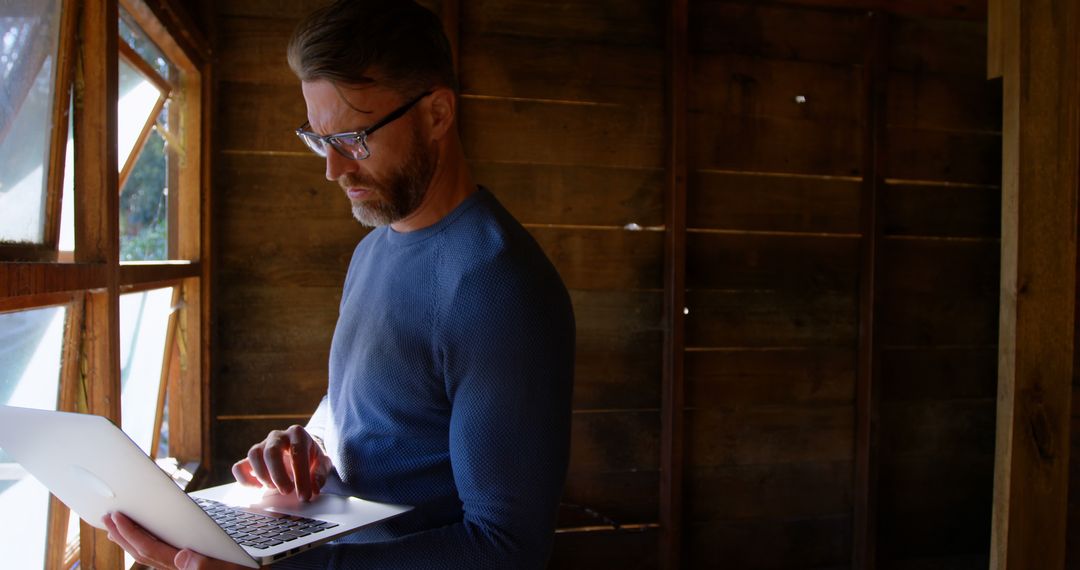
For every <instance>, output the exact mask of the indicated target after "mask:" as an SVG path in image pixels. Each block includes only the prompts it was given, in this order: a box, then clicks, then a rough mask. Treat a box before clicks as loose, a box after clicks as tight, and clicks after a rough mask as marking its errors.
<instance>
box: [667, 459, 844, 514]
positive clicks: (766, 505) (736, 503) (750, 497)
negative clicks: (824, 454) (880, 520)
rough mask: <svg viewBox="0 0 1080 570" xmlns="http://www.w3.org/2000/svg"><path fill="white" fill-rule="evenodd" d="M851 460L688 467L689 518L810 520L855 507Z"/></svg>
mask: <svg viewBox="0 0 1080 570" xmlns="http://www.w3.org/2000/svg"><path fill="white" fill-rule="evenodd" d="M853 471H854V469H853V466H852V464H851V462H850V461H832V462H809V463H780V464H769V465H721V466H711V467H691V468H688V469H687V481H686V505H687V512H686V517H687V521H688V522H690V523H698V522H711V521H729V522H733V523H734V522H737V521H746V520H753V519H785V518H799V519H807V518H813V517H821V516H832V515H839V514H847V513H849V512H851V508H852V496H851V489H852V486H853V483H854V482H853V481H852V473H853Z"/></svg>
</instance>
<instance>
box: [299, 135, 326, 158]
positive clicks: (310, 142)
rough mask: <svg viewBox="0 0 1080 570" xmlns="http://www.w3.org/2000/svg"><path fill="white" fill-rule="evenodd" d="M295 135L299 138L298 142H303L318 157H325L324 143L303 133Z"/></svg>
mask: <svg viewBox="0 0 1080 570" xmlns="http://www.w3.org/2000/svg"><path fill="white" fill-rule="evenodd" d="M297 135H298V136H299V137H300V140H302V141H304V144H306V145H307V146H308V148H310V149H311V150H312V152H314V153H315V154H317V155H319V156H326V143H324V142H323V140H322V139H320V138H319V137H317V136H314V135H311V134H309V133H303V132H301V133H297Z"/></svg>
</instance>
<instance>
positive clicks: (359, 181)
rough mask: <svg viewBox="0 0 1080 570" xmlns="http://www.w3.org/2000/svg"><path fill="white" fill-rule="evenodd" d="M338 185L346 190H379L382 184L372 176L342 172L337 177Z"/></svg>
mask: <svg viewBox="0 0 1080 570" xmlns="http://www.w3.org/2000/svg"><path fill="white" fill-rule="evenodd" d="M337 182H338V185H340V186H341V188H342V189H344V190H348V189H349V188H360V187H363V188H370V189H374V190H381V189H382V185H381V184H379V183H378V181H376V180H375V179H374V178H370V177H368V176H364V175H360V174H356V173H353V172H350V173H347V174H342V175H341V176H339V177H338V180H337Z"/></svg>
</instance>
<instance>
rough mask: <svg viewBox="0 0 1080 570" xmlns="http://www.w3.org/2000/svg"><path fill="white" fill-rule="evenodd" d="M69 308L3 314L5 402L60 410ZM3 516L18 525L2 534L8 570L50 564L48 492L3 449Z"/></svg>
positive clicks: (0, 370)
mask: <svg viewBox="0 0 1080 570" xmlns="http://www.w3.org/2000/svg"><path fill="white" fill-rule="evenodd" d="M66 313H67V310H66V308H65V307H49V308H45V309H34V310H30V311H19V312H15V313H0V362H2V363H4V365H3V366H0V403H3V404H9V405H13V406H23V407H29V408H41V409H50V410H52V409H56V401H57V395H58V393H59V386H60V356H61V354H62V347H63V340H64V317H65V315H66ZM0 513H19V514H20V518H19V524H17V525H10V524H9V525H5V526H4V532H3V533H0V553H2V554H0V557H2V559H3V561H4V567H5V568H41V567H43V566H44V565H45V537H46V533H47V528H48V527H47V522H48V520H47V519H48V513H49V491H48V490H47V489H45V487H44V486H43V485H41V483H38V481H37V479H34V478H33V477H31V476H30V475H28V474H27V473H26V472H25V471H24V470H23V469H22V467H20V466H19V465H18V464H17V463H15V462H14V461H13V460H12V459H11V457H10V456H8V455H7V454H6V453H4V451H3V449H0Z"/></svg>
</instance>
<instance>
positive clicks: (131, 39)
mask: <svg viewBox="0 0 1080 570" xmlns="http://www.w3.org/2000/svg"><path fill="white" fill-rule="evenodd" d="M120 38H121V39H122V40H124V42H125V43H127V45H129V46H131V49H133V50H135V53H137V54H139V55H140V56H142V58H143V60H145V61H146V63H149V64H150V67H152V68H154V71H157V72H158V75H161V77H163V78H165V79H166V80H167V79H169V77H171V76H173V75H174V73H173V70H172V65H171V64H170V63H169V60H168V59H166V58H165V54H163V53H161V50H160V49H158V47H157V44H155V43H154V42H152V41H150V38H148V37H146V34H145V33H144V32H143V31H142V29H141V28H139V25H138V24H137V23H135V19H134V18H132V17H131V14H129V13H128V11H127V10H125V9H124V8H123V7H121V8H120Z"/></svg>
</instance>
